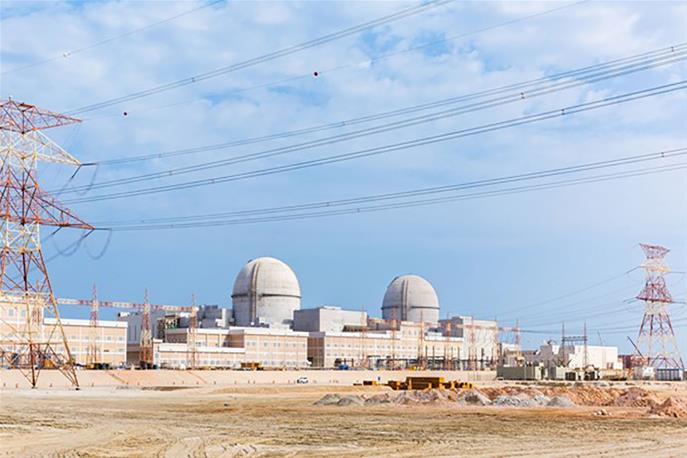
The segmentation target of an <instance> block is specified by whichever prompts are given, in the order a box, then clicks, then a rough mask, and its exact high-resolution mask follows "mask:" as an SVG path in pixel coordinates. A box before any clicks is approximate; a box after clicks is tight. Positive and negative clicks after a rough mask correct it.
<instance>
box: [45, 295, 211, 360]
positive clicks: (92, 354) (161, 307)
mask: <svg viewBox="0 0 687 458" xmlns="http://www.w3.org/2000/svg"><path fill="white" fill-rule="evenodd" d="M56 302H57V303H58V304H62V305H83V306H89V307H91V316H90V341H89V348H88V358H87V363H88V364H89V365H90V364H93V366H95V365H97V364H98V363H99V362H100V361H96V358H97V357H98V356H99V355H100V354H101V352H100V350H99V348H98V344H97V342H98V339H97V329H98V313H99V309H100V308H101V307H106V308H116V309H134V310H139V311H141V312H142V316H141V329H140V331H141V332H140V336H141V338H140V341H139V345H140V347H139V348H140V355H139V360H140V363H141V367H143V368H150V367H152V365H153V362H154V361H153V359H154V358H153V339H152V332H151V322H150V313H151V311H154V310H155V311H165V312H175V313H178V312H187V313H189V314H190V317H191V319H190V320H189V339H188V346H189V347H190V348H191V349H190V353H191V355H192V356H191V366H193V367H195V359H196V358H195V355H194V353H195V352H196V349H195V348H196V345H195V334H196V329H197V326H198V323H197V319H196V316H197V309H198V307H197V306H196V305H195V301H194V304H193V305H191V306H184V305H168V304H151V303H150V301H149V300H148V291H147V290H146V292H145V299H144V302H143V303H135V302H124V301H101V300H99V299H98V297H97V292H96V289H95V287H94V288H93V297H92V298H91V299H70V298H58V299H56Z"/></svg>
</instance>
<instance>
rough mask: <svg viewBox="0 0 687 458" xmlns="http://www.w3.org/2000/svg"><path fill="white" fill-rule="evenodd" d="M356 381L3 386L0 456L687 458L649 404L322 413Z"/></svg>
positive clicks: (685, 428) (670, 426)
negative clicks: (603, 411) (325, 401)
mask: <svg viewBox="0 0 687 458" xmlns="http://www.w3.org/2000/svg"><path fill="white" fill-rule="evenodd" d="M385 389H386V388H381V387H365V388H362V387H352V386H349V387H347V386H336V387H332V386H315V385H306V386H295V385H275V386H238V387H200V388H195V387H193V388H191V387H188V388H182V387H164V388H159V389H155V388H152V389H151V388H139V387H95V388H90V389H84V390H82V391H79V392H77V391H69V390H55V389H53V390H45V389H39V390H24V389H19V390H5V391H0V406H1V409H0V456H21V457H25V456H70V457H71V456H81V457H95V456H120V457H130V456H141V457H149V456H163V457H177V456H199V457H201V456H202V457H233V456H299V457H301V456H351V457H352V456H395V457H410V456H434V457H441V456H597V455H605V456H652V457H664V456H676V457H678V456H687V420H685V419H668V418H650V417H647V415H646V413H645V410H646V409H635V408H612V407H611V408H608V410H609V412H610V413H611V415H609V416H604V417H599V416H594V415H593V413H594V412H595V411H596V410H598V409H597V408H594V407H576V408H572V409H553V408H533V409H519V408H496V407H458V406H456V405H450V406H447V405H440V406H434V405H433V406H396V405H394V406H391V405H383V406H373V407H370V406H362V407H361V406H347V407H340V406H316V405H313V403H314V402H315V401H317V400H318V399H320V398H321V397H322V396H323V395H324V394H325V393H331V392H337V393H342V392H355V393H361V392H362V393H368V394H374V393H375V392H381V391H382V390H385Z"/></svg>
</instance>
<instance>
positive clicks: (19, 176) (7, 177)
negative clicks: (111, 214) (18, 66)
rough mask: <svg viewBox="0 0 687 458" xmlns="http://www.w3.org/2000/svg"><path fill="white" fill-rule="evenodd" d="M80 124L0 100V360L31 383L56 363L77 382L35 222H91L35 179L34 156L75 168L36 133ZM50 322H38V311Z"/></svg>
mask: <svg viewBox="0 0 687 458" xmlns="http://www.w3.org/2000/svg"><path fill="white" fill-rule="evenodd" d="M77 122H80V121H79V120H78V119H75V118H72V117H69V116H65V115H61V114H56V113H51V112H49V111H47V110H43V109H41V108H38V107H36V106H34V105H29V104H26V103H18V102H16V101H14V100H12V99H10V100H3V101H0V161H1V162H0V181H1V184H0V232H1V234H2V242H1V243H2V253H1V254H0V312H2V313H0V359H2V360H3V363H4V364H7V365H9V366H10V367H15V368H18V369H19V370H20V371H21V372H22V374H24V376H25V377H26V378H27V379H28V380H29V382H30V383H31V386H33V387H35V386H36V383H37V381H38V376H39V373H40V370H41V369H43V368H56V369H59V370H60V371H61V372H62V373H63V374H64V376H65V377H67V379H69V381H70V382H71V383H72V384H73V385H74V386H76V387H77V388H78V386H79V382H78V380H77V377H76V371H75V370H74V358H73V356H72V353H71V351H70V349H69V343H68V342H67V336H66V335H65V332H64V329H63V328H62V322H61V321H60V314H59V310H58V308H57V303H56V301H55V295H54V294H53V290H52V285H51V284H50V279H49V277H48V270H47V268H46V266H45V260H44V258H43V252H42V250H41V239H40V227H41V226H44V225H45V226H55V227H58V228H62V227H74V228H80V229H86V230H93V227H92V226H91V225H89V224H87V223H85V222H84V221H82V220H81V219H79V218H78V217H77V216H76V215H75V214H74V213H72V212H71V211H70V210H68V209H67V208H65V207H64V206H63V205H62V204H60V203H59V202H58V201H57V200H55V199H54V198H53V197H52V196H51V195H49V194H48V193H47V192H45V191H44V190H43V189H42V188H41V187H40V185H39V184H38V176H37V165H38V162H39V161H44V162H52V163H56V164H64V165H72V166H79V165H80V163H79V161H78V160H77V159H76V158H74V157H73V156H72V155H70V154H69V153H67V152H66V151H65V150H63V149H62V148H60V147H59V146H58V145H57V144H55V143H54V142H52V141H51V140H50V139H49V138H48V137H46V136H45V135H44V134H43V133H42V132H41V131H42V130H45V129H49V128H52V127H58V126H63V125H67V124H72V123H77ZM46 309H47V311H48V312H49V313H50V314H52V315H53V317H54V324H53V323H50V324H49V325H46V323H45V322H44V316H45V311H46Z"/></svg>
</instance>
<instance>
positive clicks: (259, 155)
mask: <svg viewBox="0 0 687 458" xmlns="http://www.w3.org/2000/svg"><path fill="white" fill-rule="evenodd" d="M674 59H680V60H684V59H687V48H686V49H685V51H684V52H683V53H682V55H681V56H671V59H670V61H669V63H672V62H673V61H674ZM665 63H666V61H662V62H660V63H657V62H651V63H647V64H644V65H642V66H640V67H637V66H633V67H632V68H631V69H629V70H628V69H627V68H622V69H615V71H614V72H612V73H606V72H604V73H603V75H600V74H599V73H597V74H594V75H593V78H588V79H585V80H574V81H571V82H568V81H563V82H561V83H556V84H553V85H550V86H549V87H544V88H538V89H532V90H529V91H527V92H523V91H520V92H516V93H513V94H511V95H506V96H502V97H498V98H493V99H489V100H486V101H483V102H479V103H473V104H468V105H463V106H459V107H456V108H451V109H447V110H443V111H439V112H434V113H429V114H426V115H421V116H416V117H414V118H409V119H405V120H400V121H394V122H391V123H387V124H382V125H378V126H373V127H368V128H364V129H359V130H356V131H352V132H348V133H343V134H337V135H333V136H330V137H324V138H320V139H316V140H310V141H306V142H301V143H296V144H291V145H287V146H282V147H277V148H271V149H268V150H263V151H259V152H255V153H249V154H244V155H240V156H233V157H230V158H227V159H219V160H215V161H210V162H203V163H198V164H194V165H188V166H184V167H177V168H174V169H168V170H163V171H159V172H151V173H146V174H142V175H138V176H133V177H127V178H117V179H112V180H105V181H101V182H97V183H90V184H87V185H80V186H72V187H63V188H62V189H60V190H59V191H56V192H55V193H56V194H65V193H71V192H82V191H91V190H94V189H103V188H111V187H115V186H122V185H127V184H132V183H138V182H145V181H149V180H151V179H161V178H170V177H173V176H179V175H183V174H188V173H194V172H199V171H203V170H209V169H213V170H214V169H217V168H218V167H226V166H228V165H234V164H238V163H244V162H249V161H254V160H258V159H264V158H268V157H273V156H280V155H284V154H288V153H292V152H302V151H304V150H306V149H313V148H317V147H321V146H328V145H332V144H335V143H340V142H343V141H347V140H352V139H357V138H361V137H366V136H369V135H374V134H379V133H384V132H388V131H392V130H397V129H402V128H406V127H411V126H415V125H419V124H424V123H428V122H433V121H436V120H440V119H445V118H448V117H454V116H458V115H462V114H466V113H473V112H475V111H479V110H484V109H487V108H492V107H496V106H501V105H505V104H509V103H516V102H520V101H522V100H524V99H525V98H527V99H532V98H535V97H540V96H543V95H547V94H551V93H554V92H558V91H563V90H566V89H570V88H574V87H578V86H582V85H585V84H591V83H593V82H598V81H601V80H604V79H609V78H615V77H617V76H619V75H626V74H628V73H633V72H636V71H640V70H645V69H647V68H649V67H654V66H658V65H664V64H665ZM87 165H99V164H98V163H88V164H87Z"/></svg>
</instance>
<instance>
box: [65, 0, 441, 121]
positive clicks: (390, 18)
mask: <svg viewBox="0 0 687 458" xmlns="http://www.w3.org/2000/svg"><path fill="white" fill-rule="evenodd" d="M453 1H454V0H433V1H430V2H427V3H422V4H420V5H418V6H413V7H411V8H407V9H404V10H401V11H398V12H396V13H393V14H389V15H386V16H383V17H381V18H378V19H374V20H372V21H368V22H365V23H363V24H359V25H355V26H353V27H348V28H346V29H343V30H339V31H337V32H334V33H330V34H327V35H323V36H321V37H319V38H315V39H313V40H309V41H306V42H303V43H300V44H297V45H293V46H289V47H287V48H284V49H281V50H278V51H273V52H270V53H267V54H263V55H261V56H258V57H253V58H251V59H248V60H245V61H243V62H238V63H235V64H231V65H227V66H224V67H220V68H217V69H215V70H211V71H208V72H204V73H198V74H196V75H194V76H189V77H186V78H183V79H180V80H177V81H173V82H171V83H166V84H162V85H160V86H155V87H152V88H150V89H146V90H143V91H138V92H133V93H131V94H128V95H124V96H121V97H115V98H113V99H109V100H105V101H103V102H100V103H95V104H92V105H86V106H83V107H81V108H77V109H74V110H71V111H69V112H68V113H67V114H72V115H73V114H79V113H87V112H91V111H95V110H100V109H102V108H106V107H109V106H112V105H116V104H118V103H122V102H128V101H130V100H136V99H140V98H143V97H148V96H150V95H153V94H159V93H161V92H166V91H169V90H172V89H176V88H179V87H182V86H188V85H189V84H194V83H198V82H200V81H205V80H208V79H211V78H216V77H218V76H222V75H226V74H227V73H231V72H235V71H237V70H242V69H244V68H248V67H252V66H254V65H258V64H261V63H264V62H268V61H271V60H274V59H278V58H280V57H284V56H288V55H290V54H294V53H297V52H300V51H303V50H305V49H309V48H313V47H315V46H319V45H322V44H326V43H329V42H332V41H335V40H339V39H341V38H345V37H348V36H350V35H354V34H357V33H359V32H362V31H365V30H368V29H371V28H374V27H377V26H380V25H384V24H388V23H391V22H395V21H398V20H400V19H403V18H406V17H409V16H414V15H416V14H419V13H423V12H425V11H428V10H430V9H432V8H436V7H438V6H442V5H446V4H448V3H451V2H453Z"/></svg>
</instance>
